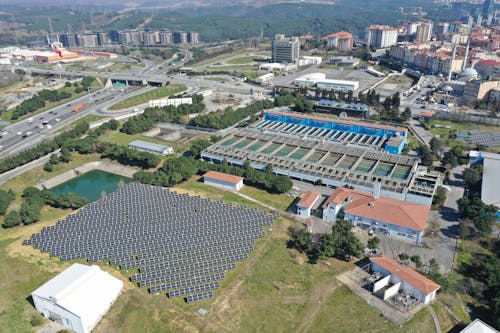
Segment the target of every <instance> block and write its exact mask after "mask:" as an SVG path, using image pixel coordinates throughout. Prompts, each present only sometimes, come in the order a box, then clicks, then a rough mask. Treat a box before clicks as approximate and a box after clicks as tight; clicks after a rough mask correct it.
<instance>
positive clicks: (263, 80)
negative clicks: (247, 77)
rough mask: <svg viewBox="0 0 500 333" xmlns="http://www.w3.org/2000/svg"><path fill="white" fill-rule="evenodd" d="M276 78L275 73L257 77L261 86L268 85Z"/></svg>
mask: <svg viewBox="0 0 500 333" xmlns="http://www.w3.org/2000/svg"><path fill="white" fill-rule="evenodd" d="M273 78H274V74H273V73H267V74H264V75H261V76H259V77H257V79H256V81H257V82H258V83H260V84H263V85H264V84H266V83H267V82H269V80H272V79H273Z"/></svg>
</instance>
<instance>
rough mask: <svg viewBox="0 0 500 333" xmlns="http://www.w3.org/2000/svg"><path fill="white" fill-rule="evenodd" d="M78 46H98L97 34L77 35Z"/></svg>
mask: <svg viewBox="0 0 500 333" xmlns="http://www.w3.org/2000/svg"><path fill="white" fill-rule="evenodd" d="M77 40H78V46H81V47H96V46H99V41H98V39H97V34H79V35H77Z"/></svg>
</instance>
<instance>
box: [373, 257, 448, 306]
mask: <svg viewBox="0 0 500 333" xmlns="http://www.w3.org/2000/svg"><path fill="white" fill-rule="evenodd" d="M370 263H371V270H372V271H373V272H375V273H379V274H380V277H381V278H380V279H379V280H378V281H375V282H374V283H373V290H372V291H373V292H374V293H376V292H378V293H380V294H382V295H383V296H382V297H383V299H384V300H386V299H389V298H391V297H392V296H394V295H396V294H397V293H398V292H400V291H403V292H404V293H405V294H406V295H409V296H410V297H413V298H415V299H417V300H418V301H419V302H421V303H423V304H429V303H430V302H432V301H433V300H434V299H435V298H436V292H437V291H438V290H439V288H441V286H440V285H439V284H437V283H435V282H434V281H432V280H430V279H428V278H426V277H425V276H423V275H422V274H420V273H419V272H417V271H415V270H414V269H412V268H411V267H408V266H406V265H403V264H401V263H399V262H397V261H396V260H394V258H391V257H390V256H388V255H386V254H382V253H379V254H377V255H375V256H373V257H370Z"/></svg>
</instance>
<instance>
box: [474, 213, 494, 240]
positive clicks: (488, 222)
mask: <svg viewBox="0 0 500 333" xmlns="http://www.w3.org/2000/svg"><path fill="white" fill-rule="evenodd" d="M495 221H496V217H495V215H493V214H489V213H484V214H482V215H480V216H477V217H476V218H474V220H473V222H474V226H475V227H476V229H477V230H478V231H479V234H480V235H481V236H483V237H485V236H489V235H490V234H491V231H492V230H493V225H494V224H495Z"/></svg>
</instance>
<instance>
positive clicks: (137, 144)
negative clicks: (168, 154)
mask: <svg viewBox="0 0 500 333" xmlns="http://www.w3.org/2000/svg"><path fill="white" fill-rule="evenodd" d="M128 146H129V147H131V148H137V149H147V150H154V151H157V152H159V153H163V152H164V151H165V149H168V148H170V147H168V146H164V145H160V144H158V143H152V142H148V141H142V140H134V141H132V142H130V143H129V144H128Z"/></svg>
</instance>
